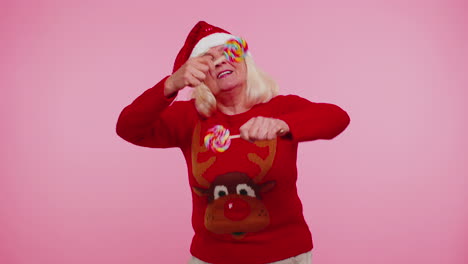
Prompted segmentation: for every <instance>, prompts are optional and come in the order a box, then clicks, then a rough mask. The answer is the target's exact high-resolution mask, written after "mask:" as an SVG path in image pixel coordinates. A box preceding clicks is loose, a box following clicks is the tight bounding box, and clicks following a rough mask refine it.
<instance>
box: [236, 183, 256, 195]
mask: <svg viewBox="0 0 468 264" xmlns="http://www.w3.org/2000/svg"><path fill="white" fill-rule="evenodd" d="M236 191H237V194H238V195H247V196H250V197H255V191H254V190H253V189H252V187H250V186H249V185H247V184H245V183H242V184H238V185H237V186H236Z"/></svg>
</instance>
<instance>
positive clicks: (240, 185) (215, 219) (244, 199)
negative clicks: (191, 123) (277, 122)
mask: <svg viewBox="0 0 468 264" xmlns="http://www.w3.org/2000/svg"><path fill="white" fill-rule="evenodd" d="M199 134H200V125H199V124H198V125H197V127H196V128H195V131H194V136H193V137H194V138H193V140H192V168H193V175H194V177H195V179H196V180H197V182H198V183H199V184H200V185H201V186H203V187H202V188H200V187H193V190H194V192H195V193H196V194H197V195H199V196H207V197H208V205H207V208H206V211H205V227H206V228H207V229H208V230H209V231H211V232H213V233H215V234H231V235H232V236H233V237H234V238H236V239H242V238H243V237H244V236H245V235H246V234H247V233H250V232H258V231H261V230H262V229H264V228H266V227H267V226H268V225H269V223H270V216H269V213H268V210H267V208H266V207H265V205H264V203H263V202H262V193H265V192H267V191H269V190H271V189H272V188H273V187H274V186H275V182H274V181H268V182H264V183H261V184H260V183H259V182H260V181H261V180H262V179H263V177H264V176H265V174H266V173H267V172H268V169H269V168H270V167H271V164H272V163H273V159H274V155H275V152H276V140H271V141H263V142H257V143H256V145H257V146H258V147H261V148H265V147H268V156H267V157H266V158H265V159H262V158H260V156H258V155H257V154H255V153H249V154H248V159H249V160H250V161H252V162H253V163H255V164H257V165H258V166H260V168H261V172H260V174H258V175H257V176H256V177H254V178H251V177H249V176H248V175H247V174H246V173H243V172H229V173H225V174H222V175H218V176H217V177H216V178H215V179H214V180H213V181H212V182H211V183H210V182H208V181H207V180H206V179H205V178H204V177H203V176H202V175H203V172H204V171H206V169H207V168H208V167H209V166H211V165H212V164H213V163H214V162H215V160H216V158H215V157H211V158H210V159H208V160H207V161H205V162H203V163H198V162H197V156H198V154H199V153H203V152H206V151H208V150H206V148H205V147H204V145H203V144H199ZM194 150H195V151H194Z"/></svg>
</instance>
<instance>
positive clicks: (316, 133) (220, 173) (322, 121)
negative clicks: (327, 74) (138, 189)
mask: <svg viewBox="0 0 468 264" xmlns="http://www.w3.org/2000/svg"><path fill="white" fill-rule="evenodd" d="M165 80H166V78H164V79H163V80H161V81H160V82H159V83H158V84H156V85H155V86H154V87H153V88H150V89H148V90H147V91H146V92H144V93H143V94H142V95H140V96H139V97H138V98H137V99H135V100H134V101H133V103H132V104H130V105H129V106H127V107H126V108H125V109H124V110H123V111H122V113H121V114H120V117H119V120H118V123H117V133H118V135H120V136H121V137H122V138H123V139H125V140H127V141H129V142H131V143H133V144H136V145H140V146H145V147H154V148H168V147H178V148H180V149H181V150H182V153H183V155H184V157H185V159H186V162H187V167H188V176H189V184H190V186H191V191H192V202H193V213H192V224H193V228H194V231H195V235H194V237H193V240H192V245H191V249H190V251H191V253H192V255H193V256H195V257H197V258H199V259H201V260H203V261H206V262H209V263H215V264H239V263H243V264H261V263H262V264H263V263H269V262H274V261H279V260H282V259H286V258H289V257H292V256H296V255H299V254H301V253H304V252H307V251H309V250H311V249H312V247H313V245H312V236H311V233H310V231H309V228H308V226H307V224H306V222H305V220H304V217H303V213H302V204H301V201H300V199H299V197H298V194H297V188H296V180H297V168H296V157H297V145H298V143H299V142H301V141H310V140H316V139H331V138H333V137H335V136H337V135H338V134H340V133H341V132H342V131H343V130H344V129H345V128H346V127H347V125H348V124H349V117H348V115H347V114H346V112H344V111H343V110H342V109H341V108H339V107H337V106H335V105H332V104H325V103H312V102H309V101H308V100H306V99H303V98H301V97H298V96H294V95H287V96H276V97H274V98H273V99H271V100H270V101H269V102H268V103H262V104H257V105H255V106H254V107H253V108H251V109H250V110H249V111H247V112H245V113H242V114H238V115H225V114H223V113H221V112H216V113H215V114H214V115H213V116H212V117H210V118H207V119H205V118H202V117H201V116H200V115H199V114H198V112H197V111H196V109H195V105H194V102H193V100H192V101H176V102H173V98H170V99H168V98H166V97H165V96H164V94H163V90H164V82H165ZM256 116H264V117H272V118H278V119H281V120H283V121H285V122H286V123H287V124H288V125H289V127H290V134H289V135H287V136H285V137H278V138H277V139H275V140H270V141H262V142H254V143H251V142H248V141H245V140H243V139H240V138H237V139H232V140H231V145H230V147H229V149H227V150H226V151H225V152H221V153H219V152H213V151H211V150H209V149H207V148H206V147H205V146H204V144H203V140H204V137H205V135H206V133H207V130H208V129H210V128H212V127H213V126H215V125H223V126H224V127H226V128H228V129H229V130H230V131H231V134H232V135H235V134H239V127H240V126H242V125H243V124H244V123H245V122H247V121H248V120H249V119H250V118H252V117H256Z"/></svg>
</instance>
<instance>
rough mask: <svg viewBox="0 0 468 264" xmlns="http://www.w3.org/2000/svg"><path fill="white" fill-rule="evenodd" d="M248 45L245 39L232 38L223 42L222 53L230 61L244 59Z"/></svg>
mask: <svg viewBox="0 0 468 264" xmlns="http://www.w3.org/2000/svg"><path fill="white" fill-rule="evenodd" d="M248 50H249V47H248V45H247V42H246V41H245V39H243V38H240V37H235V38H232V39H230V40H228V41H226V43H225V44H224V55H225V56H226V59H228V60H229V61H230V62H240V61H242V60H243V59H244V57H245V55H246V53H247V51H248Z"/></svg>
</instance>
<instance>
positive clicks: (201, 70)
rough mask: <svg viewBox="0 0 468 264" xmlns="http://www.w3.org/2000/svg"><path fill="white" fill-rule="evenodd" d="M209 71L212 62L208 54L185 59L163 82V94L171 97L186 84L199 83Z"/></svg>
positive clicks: (194, 84) (211, 67)
mask: <svg viewBox="0 0 468 264" xmlns="http://www.w3.org/2000/svg"><path fill="white" fill-rule="evenodd" d="M210 71H214V64H213V61H212V59H211V58H210V57H209V56H202V57H194V58H190V59H188V60H187V62H185V63H184V65H182V66H181V67H180V68H179V69H178V70H177V71H176V72H174V73H173V74H172V75H171V76H169V78H167V80H166V82H165V83H164V96H166V97H171V96H172V95H173V94H174V93H176V92H177V91H179V90H181V89H183V88H184V87H186V86H190V87H196V86H198V85H200V84H201V83H202V82H203V81H204V80H205V78H206V75H207V74H210Z"/></svg>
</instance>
